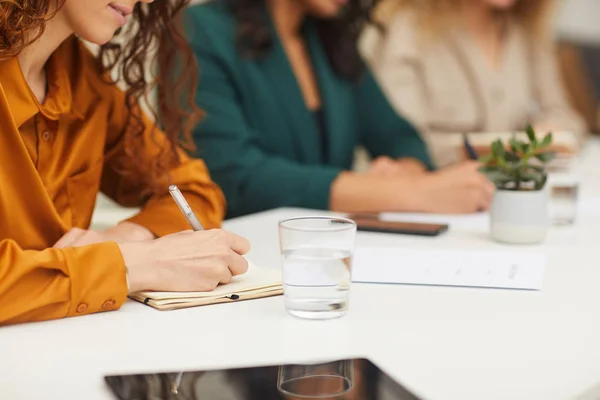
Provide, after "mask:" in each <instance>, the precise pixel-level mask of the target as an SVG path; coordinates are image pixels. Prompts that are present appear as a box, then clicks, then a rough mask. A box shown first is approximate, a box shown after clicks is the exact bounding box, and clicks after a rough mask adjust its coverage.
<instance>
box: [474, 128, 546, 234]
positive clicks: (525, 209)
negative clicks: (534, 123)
mask: <svg viewBox="0 0 600 400" xmlns="http://www.w3.org/2000/svg"><path fill="white" fill-rule="evenodd" d="M526 133H527V139H528V140H520V139H518V138H517V137H513V138H511V139H510V141H509V143H507V144H506V145H505V144H504V143H502V141H501V140H499V139H498V140H496V141H495V142H493V143H492V145H491V154H489V155H487V156H484V157H482V158H481V159H480V161H481V162H482V163H483V164H484V166H483V167H482V172H483V173H485V174H486V175H487V177H488V178H489V179H490V180H491V181H492V182H493V183H494V184H495V185H496V193H495V194H494V200H493V202H492V208H491V210H490V229H491V236H492V238H493V239H495V240H497V241H499V242H505V243H522V244H525V243H537V242H541V241H543V240H544V238H545V237H546V232H547V230H548V224H549V223H548V193H547V190H545V186H546V181H547V177H548V175H547V173H546V168H545V163H547V162H548V161H550V160H552V159H553V158H554V152H551V151H548V148H549V146H550V145H551V144H552V133H548V134H547V135H546V136H544V137H543V139H541V140H538V137H537V136H536V133H535V131H534V130H533V128H532V127H531V126H528V127H527V130H526Z"/></svg>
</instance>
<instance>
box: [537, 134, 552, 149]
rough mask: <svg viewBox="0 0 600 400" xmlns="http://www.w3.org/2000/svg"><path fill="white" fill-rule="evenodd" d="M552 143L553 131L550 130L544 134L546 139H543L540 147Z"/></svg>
mask: <svg viewBox="0 0 600 400" xmlns="http://www.w3.org/2000/svg"><path fill="white" fill-rule="evenodd" d="M550 143H552V132H550V133H548V134H547V135H546V136H544V139H543V140H542V143H541V144H540V147H547V146H550Z"/></svg>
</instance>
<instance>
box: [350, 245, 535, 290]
mask: <svg viewBox="0 0 600 400" xmlns="http://www.w3.org/2000/svg"><path fill="white" fill-rule="evenodd" d="M545 266H546V257H545V255H544V254H539V253H522V252H519V253H516V252H493V251H437V250H431V251H430V250H411V249H404V248H389V247H359V248H357V249H356V251H355V254H354V260H353V265H352V281H353V282H365V283H397V284H413V285H442V286H469V287H484V288H507V289H530V290H541V289H542V285H543V280H544V271H545Z"/></svg>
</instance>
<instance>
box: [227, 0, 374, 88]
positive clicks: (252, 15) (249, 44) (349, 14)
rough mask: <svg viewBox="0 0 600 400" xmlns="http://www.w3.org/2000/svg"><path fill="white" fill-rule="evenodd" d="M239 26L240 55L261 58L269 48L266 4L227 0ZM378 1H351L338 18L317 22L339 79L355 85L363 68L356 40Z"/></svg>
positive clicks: (252, 0)
mask: <svg viewBox="0 0 600 400" xmlns="http://www.w3.org/2000/svg"><path fill="white" fill-rule="evenodd" d="M226 1H227V3H228V6H229V9H230V10H231V13H232V14H233V16H234V17H235V19H236V20H237V23H238V28H237V34H236V37H237V41H238V47H239V49H240V52H241V54H242V55H243V56H245V57H248V58H254V59H257V58H260V57H263V56H264V55H265V54H266V53H267V52H268V51H269V50H270V48H271V46H272V44H273V38H272V37H271V34H270V30H269V25H268V20H267V14H266V13H265V0H226ZM378 1H379V0H350V1H349V2H348V4H347V5H346V6H345V7H344V8H343V10H342V12H341V13H340V15H338V16H337V17H335V18H332V19H322V20H318V21H317V31H318V34H319V38H320V40H321V43H322V44H323V47H324V49H325V52H326V54H327V57H328V59H329V62H330V63H331V65H332V67H333V70H334V71H335V72H336V73H337V74H338V75H339V76H341V77H343V78H346V79H348V80H351V81H354V82H355V81H357V80H358V79H359V78H360V77H361V75H362V72H363V70H364V68H365V66H364V63H363V60H362V58H361V56H360V53H359V51H358V38H359V36H360V34H361V32H362V30H363V28H364V26H365V25H366V24H368V23H370V22H371V12H372V10H373V8H374V7H375V5H376V3H377V2H378Z"/></svg>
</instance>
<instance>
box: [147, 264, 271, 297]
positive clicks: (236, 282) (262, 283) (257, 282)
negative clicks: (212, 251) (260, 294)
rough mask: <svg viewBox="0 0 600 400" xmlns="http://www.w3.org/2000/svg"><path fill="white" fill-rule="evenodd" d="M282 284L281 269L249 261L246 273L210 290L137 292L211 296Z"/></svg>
mask: <svg viewBox="0 0 600 400" xmlns="http://www.w3.org/2000/svg"><path fill="white" fill-rule="evenodd" d="M281 284H282V283H281V271H280V270H279V269H267V268H258V267H256V266H255V265H253V264H252V263H249V264H248V271H247V272H246V273H245V274H243V275H238V276H234V277H233V279H232V280H231V282H230V283H228V284H226V285H219V286H217V288H216V289H214V290H212V291H210V292H141V293H137V294H138V295H140V296H144V297H148V298H151V299H154V300H164V299H184V298H209V297H223V296H228V295H231V294H234V293H243V292H248V291H253V290H257V289H264V288H269V287H276V286H281Z"/></svg>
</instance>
